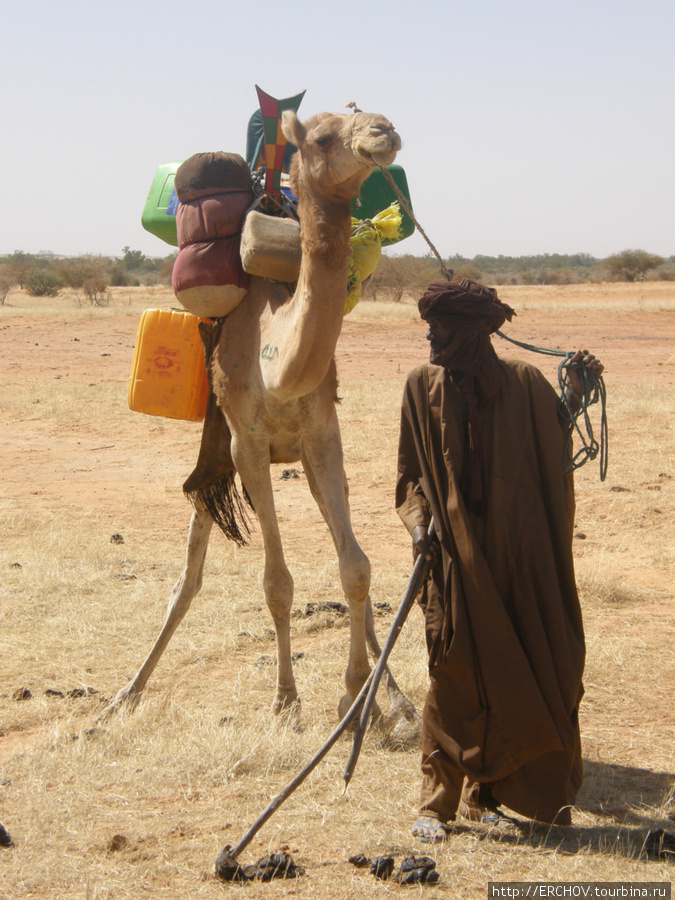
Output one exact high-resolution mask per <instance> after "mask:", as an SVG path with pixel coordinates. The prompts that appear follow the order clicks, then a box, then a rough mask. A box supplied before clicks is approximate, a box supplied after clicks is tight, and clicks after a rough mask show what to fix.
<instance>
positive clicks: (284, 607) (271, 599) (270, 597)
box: [264, 569, 293, 620]
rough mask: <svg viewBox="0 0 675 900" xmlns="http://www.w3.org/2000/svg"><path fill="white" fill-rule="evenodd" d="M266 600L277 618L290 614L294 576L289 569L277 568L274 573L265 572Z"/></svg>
mask: <svg viewBox="0 0 675 900" xmlns="http://www.w3.org/2000/svg"><path fill="white" fill-rule="evenodd" d="M264 588H265V600H266V602H267V607H268V609H269V611H270V613H271V614H272V616H273V618H274V619H275V620H277V619H281V618H283V617H284V616H287V615H289V613H290V611H291V606H292V605H293V578H292V576H291V573H290V572H289V571H288V569H282V570H280V569H277V571H275V573H274V574H273V575H268V574H267V573H266V574H265V580H264Z"/></svg>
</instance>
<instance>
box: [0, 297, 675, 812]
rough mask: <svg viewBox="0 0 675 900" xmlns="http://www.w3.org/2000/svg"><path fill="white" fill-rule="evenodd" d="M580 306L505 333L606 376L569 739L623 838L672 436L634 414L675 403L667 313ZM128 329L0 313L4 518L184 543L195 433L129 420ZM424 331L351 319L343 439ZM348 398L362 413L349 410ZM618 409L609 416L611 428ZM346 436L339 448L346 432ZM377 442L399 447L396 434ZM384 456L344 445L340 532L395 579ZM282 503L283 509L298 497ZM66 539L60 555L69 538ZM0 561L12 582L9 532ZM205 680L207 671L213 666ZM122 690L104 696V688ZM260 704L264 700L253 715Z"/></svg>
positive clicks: (662, 580)
mask: <svg viewBox="0 0 675 900" xmlns="http://www.w3.org/2000/svg"><path fill="white" fill-rule="evenodd" d="M500 295H502V296H503V297H504V299H505V300H507V302H511V303H512V305H514V306H517V298H516V296H513V297H511V296H509V294H508V291H505V292H501V293H500ZM584 296H585V298H586V299H585V300H583V299H582V301H578V300H577V301H576V302H575V303H574V304H572V308H569V309H565V306H564V304H557V305H556V304H554V303H550V304H549V303H547V302H543V303H540V304H539V307H536V304H535V305H534V306H530V305H529V304H528V303H526V304H524V308H521V307H519V309H520V312H519V315H518V318H517V319H515V320H514V322H513V323H512V324H511V325H510V326H508V327H507V329H506V330H507V333H508V334H510V335H512V336H514V337H516V338H517V339H519V340H521V341H525V342H532V343H535V344H538V345H544V346H548V347H560V348H563V349H575V348H577V347H583V348H589V349H590V350H592V351H593V352H594V353H596V354H597V355H598V356H599V357H600V358H601V359H602V361H603V362H604V364H605V366H606V382H607V386H608V412H609V421H610V451H609V452H610V468H609V475H608V478H607V480H606V482H605V483H604V484H600V482H599V479H598V469H597V463H596V462H594V463H589V465H588V466H587V467H586V468H585V469H584V470H583V471H582V472H581V473H580V475H579V477H578V478H577V513H578V515H577V523H576V529H575V531H576V538H575V557H576V561H577V569H578V573H579V575H580V577H581V578H582V579H585V581H584V584H585V588H584V590H585V592H586V593H589V592H591V588H592V586H593V585H592V581H593V572H594V571H595V570H596V569H597V568H598V567H600V566H601V565H604V570H603V571H605V572H606V571H607V566H606V561H607V559H608V558H611V571H612V573H613V575H612V583H611V584H610V585H609V590H610V595H607V590H608V587H607V583H606V581H607V578H606V577H605V579H604V581H605V583H604V585H603V590H605V596H604V597H603V598H602V600H600V601H594V602H592V603H590V604H589V606H588V608H587V609H585V613H584V615H585V623H586V631H587V636H588V639H589V658H590V660H591V661H590V663H589V666H588V667H587V673H586V679H585V686H586V696H585V699H584V703H583V707H582V738H583V742H584V756H585V760H586V772H587V776H586V777H587V783H588V785H589V787H588V791H589V796H590V795H592V785H593V783H594V780H595V781H596V782H597V780H598V778H600V777H602V778H607V772H608V771H609V770H608V768H607V765H606V762H607V761H608V760H610V761H611V764H610V770H611V767H612V766H616V778H617V785H616V790H614V789H612V790H608V792H606V793H607V795H608V796H610V797H615V799H616V805H617V810H619V811H618V812H617V817H618V819H617V821H625V822H627V823H630V821H631V819H630V814H629V815H628V818H626V812H625V804H624V802H623V800H621V797H622V796H624V795H630V792H631V784H632V782H631V779H632V781H633V782H635V784H636V785H642V788H640V790H641V791H642V793H640V794H639V796H641V797H642V796H645V795H644V791H643V788H644V785H645V784H647V785H648V786H651V787H650V789H653V790H652V794H653V796H654V797H655V798H656V799H655V801H654V802H657V800H658V798H662V796H663V793H664V791H667V786H668V784H670V783H671V782H672V778H673V775H672V773H673V771H674V770H675V758H674V756H673V754H674V749H673V734H675V717H674V714H673V704H672V684H673V680H672V678H671V676H673V677H675V668H674V667H673V650H672V648H673V647H675V599H674V596H673V574H674V571H675V568H674V565H673V560H674V559H675V543H674V542H675V537H674V529H673V525H672V511H673V508H674V502H673V491H674V490H675V457H674V447H673V441H672V426H671V425H670V422H669V421H664V420H663V419H662V418H660V417H659V413H658V408H657V411H656V413H655V412H654V409H653V408H651V407H650V410H651V411H650V410H648V411H647V412H645V410H644V409H643V408H642V406H641V398H642V397H643V396H647V395H649V396H650V397H654V396H657V397H659V396H669V395H671V392H672V390H673V387H672V386H673V383H674V382H675V350H674V348H675V310H674V309H673V308H672V301H670V305H669V306H667V307H666V308H661V309H649V308H630V304H629V305H628V306H629V308H625V307H626V304H625V303H617V308H615V309H610V310H609V311H608V308H607V304H606V303H604V301H603V303H598V302H597V297H595V295H594V294H593V292H592V291H590V290H589V291H587V292H586V294H585V295H584ZM10 299H11V295H10ZM586 301H587V302H586ZM148 305H150V304H148ZM160 305H162V304H160ZM137 324H138V315H136V314H133V313H131V312H130V311H129V310H124V311H119V310H117V309H116V308H115V304H113V306H112V307H111V308H109V309H106V310H100V311H98V310H92V312H91V315H82V314H81V311H78V312H77V314H72V315H71V314H69V311H68V308H67V306H65V305H64V307H63V310H62V311H61V312H59V313H58V314H50V315H46V316H39V315H36V314H33V313H32V312H26V310H25V309H23V310H22V312H21V315H13V314H12V308H11V306H9V307H6V308H5V309H3V310H0V353H1V355H2V356H1V358H2V366H1V375H0V429H1V432H2V437H3V440H2V448H3V450H2V455H3V478H2V494H1V497H0V501H1V502H2V504H3V508H4V510H5V512H8V511H9V512H10V513H11V510H14V509H15V510H21V511H22V513H35V514H36V516H37V517H39V516H40V515H41V514H52V513H58V514H59V516H60V517H61V518H60V520H62V517H63V512H64V510H65V511H67V513H68V515H69V516H72V517H73V520H76V519H77V517H78V516H79V515H82V516H83V518H86V515H87V514H88V513H89V512H90V511H91V510H92V509H94V508H96V509H98V510H99V511H100V513H101V514H102V515H104V516H105V517H107V521H108V523H109V530H110V533H113V532H116V531H121V530H124V529H125V528H130V529H131V528H132V527H133V522H134V519H135V520H136V521H139V520H140V519H141V518H142V521H143V523H144V524H143V529H144V530H145V531H146V532H150V533H151V534H152V533H155V532H156V533H157V534H159V533H165V532H167V531H170V532H172V533H174V532H175V533H176V534H177V535H178V538H177V540H178V541H180V540H181V537H180V536H181V535H183V534H184V532H185V528H186V525H187V521H188V518H189V507H188V506H187V505H186V502H185V500H184V498H183V495H182V490H181V485H182V483H183V481H184V479H185V478H186V477H187V475H188V474H189V473H190V471H191V469H192V467H193V465H194V462H195V461H196V457H197V450H198V445H199V435H200V429H201V426H200V425H199V424H196V423H186V422H176V421H171V420H164V419H160V418H155V417H147V416H142V415H139V414H136V413H131V412H129V411H128V410H127V409H126V398H125V396H124V391H125V387H124V386H125V383H126V379H127V378H128V375H129V369H130V364H131V357H132V350H133V345H134V339H135V334H136V328H137ZM424 333H425V330H424V327H423V325H422V324H421V323H420V322H419V320H418V319H417V317H416V315H415V312H414V309H413V308H412V307H411V308H410V309H409V310H406V311H405V312H402V311H401V310H397V311H396V314H395V315H392V316H390V315H383V314H381V313H378V312H377V310H376V309H375V304H370V305H369V304H365V303H364V304H361V305H360V307H359V308H357V311H356V312H355V314H354V315H352V316H350V317H348V318H347V319H346V320H345V323H344V328H343V332H342V336H341V338H340V341H339V344H338V350H337V354H336V358H337V364H338V374H339V377H340V393H341V395H343V396H344V398H345V402H344V405H343V409H342V411H341V416H342V418H343V423H344V421H345V419H346V420H348V431H349V434H350V435H351V434H353V433H354V432H355V431H356V432H358V431H359V429H360V428H361V427H362V428H363V429H366V428H367V426H368V421H369V409H368V397H369V393H368V384H369V382H371V381H372V382H373V385H381V384H382V382H383V380H384V381H386V382H387V383H389V384H391V385H393V386H394V387H395V388H396V390H397V391H398V389H399V387H401V388H402V385H403V381H404V379H405V376H406V374H407V372H408V371H409V370H410V369H411V368H412V367H414V366H416V365H418V364H420V363H422V362H425V361H426V359H427V354H428V351H427V345H426V341H425V338H424ZM496 346H497V349H498V352H499V353H500V354H501V355H503V356H507V357H520V358H525V359H527V360H528V361H530V362H534V363H535V364H537V365H539V366H540V367H541V368H542V370H543V371H544V372H545V373H546V374H547V375H548V376H549V377H550V378H551V379H552V380H553V379H555V369H556V366H557V362H558V360H557V359H556V358H553V357H546V356H535V355H533V354H529V353H526V352H524V351H522V350H520V349H518V348H513V347H512V346H511V345H509V344H507V343H506V342H503V341H500V340H497V341H496ZM376 389H377V388H376ZM355 396H357V397H360V398H361V400H360V402H358V403H355V402H354V399H353V398H354V397H355ZM350 398H351V399H350ZM619 404H620V406H621V409H620V415H618V414H617V416H616V417H614V418H613V408H617V410H618V406H619ZM669 409H672V403H671V404H670V407H669ZM393 415H394V418H395V411H394V414H393ZM596 424H597V417H596ZM343 431H345V434H347V429H345V428H344V425H343ZM391 432H392V435H395V432H396V422H395V421H392V427H391ZM392 439H394V438H392ZM350 440H351V438H350ZM381 452H382V451H381V448H379V447H377V446H375V447H373V448H372V451H371V453H370V457H371V459H368V455H365V456H364V457H363V458H362V459H361V460H360V461H359V462H355V460H354V459H352V458H351V457H350V448H349V446H348V445H347V444H346V445H345V456H346V469H347V474H348V477H349V482H350V496H351V504H352V511H353V519H354V527H355V531H356V532H357V535H358V536H359V540H361V541H362V543H363V545H364V549H366V551H367V553H368V555H369V556H370V558H371V561H372V563H373V567H374V569H375V568H376V567H380V568H383V567H386V566H387V565H389V564H391V565H394V564H395V565H400V561H401V558H402V557H403V556H404V555H406V554H409V540H408V538H407V535H406V534H405V533H404V531H403V529H402V526H401V525H400V523H399V522H398V519H397V517H396V514H395V512H394V511H393V509H392V499H393V498H392V493H393V480H394V472H393V471H391V470H390V468H391V467H390V457H391V448H389V450H388V453H389V457H387V461H386V465H385V466H384V467H383V469H382V471H381V472H377V471H376V468H375V467H376V463H377V457H378V456H379V455H381ZM366 470H367V472H368V474H367V475H366ZM373 472H376V474H375V475H373ZM284 484H288V483H284ZM305 487H306V486H305ZM275 490H282V488H281V487H279V486H277V487H275ZM283 490H284V491H287V494H286V496H287V497H288V496H290V493H291V491H295V488H294V487H289V488H286V487H284V488H283ZM280 518H281V519H283V522H282V525H283V526H284V528H283V529H282V530H284V531H285V532H286V534H289V533H290V543H291V544H292V545H293V548H294V549H295V551H296V552H298V548H300V551H301V552H305V553H306V555H307V556H308V557H309V558H312V557H313V555H314V556H315V557H316V562H317V565H320V564H321V559H322V557H321V554H325V552H326V550H325V547H323V545H322V548H318V547H316V548H315V546H314V543H315V542H314V536H315V533H316V529H317V527H322V526H321V523H320V521H319V519H318V514H317V512H316V509H315V507H314V506H313V504H312V502H311V498H310V497H309V493H308V491H307V490H304V491H297V493H296V494H294V496H293V500H292V502H291V501H285V502H284V503H283V504H281V506H280ZM51 539H53V536H51ZM63 541H64V547H66V546H67V534H64V535H63ZM109 546H110V545H109V544H108V547H109ZM0 550H2V551H3V552H4V555H3V559H4V560H5V563H6V565H7V566H9V567H11V566H12V565H13V563H14V561H13V557H12V555H11V554H12V541H11V535H10V534H6V535H5V536H4V538H3V541H2V547H1V548H0ZM179 567H180V559H176V569H175V571H174V572H171V573H170V575H167V577H168V578H169V579H170V580H172V579H173V578H174V577H175V575H176V574H177V573H178V570H179ZM589 585H590V587H589ZM612 591H613V592H614V593H612ZM259 600H260V601H262V596H261V597H260V598H259ZM298 602H299V601H298ZM618 634H621V635H627V634H628V635H633V634H634V635H635V639H634V640H632V639H631V641H630V646H631V647H632V650H631V653H633V654H634V658H633V659H632V660H631V667H630V671H631V673H634V671H635V668H634V664H635V662H636V661H639V662H640V664H641V666H642V668H641V672H640V684H639V686H636V684H635V678H634V675H633V674H631V675H630V676H629V677H628V678H627V679H626V678H624V676H623V674H622V667H621V665H620V661H619V662H618V663H617V660H616V659H612V660H611V664H612V666H614V667H615V670H616V673H617V674H616V680H615V682H614V684H613V685H611V686H610V687H609V688H608V685H607V681H606V678H605V675H604V672H603V665H604V661H605V660H606V659H607V657H608V654H609V653H610V652H612V650H611V648H612V642H613V640H614V639H615V637H616V635H618ZM316 640H317V641H320V640H322V638H321V637H320V636H318V637H317V638H316ZM662 650H663V651H664V652H665V653H664V654H661V651H662ZM255 652H256V653H257V652H258V651H257V650H256V651H255ZM622 652H623V651H622ZM654 654H661V658H660V664H659V665H658V666H654V665H653V662H652V661H653V659H654ZM664 660H665V661H664ZM139 661H140V660H139ZM214 666H215V669H218V667H219V666H222V662H220V661H219V662H218V663H217V664H214ZM17 686H18V685H14V684H12V685H7V688H12V689H13V688H15V687H17ZM120 686H121V683H118V684H111V685H107V686H106V687H105V690H106V691H112V690H115V689H117V688H118V687H120ZM269 700H270V697H269V696H266V697H265V698H264V703H265V704H267V703H268V702H269ZM41 735H43V729H42V728H36V729H35V735H34V740H35V741H37V740H38V739H39V738H40V736H41ZM32 741H33V738H32V737H31V736H30V735H29V734H27V732H26V731H23V732H22V731H12V730H10V731H8V732H7V733H4V734H3V733H2V729H1V728H0V760H5V761H6V760H8V759H9V758H10V757H11V756H12V754H14V753H15V752H18V751H19V750H21V751H26V748H27V747H29V746H30V744H31V743H32ZM600 760H603V761H604V763H603V765H602V766H601V765H600V762H599V761H600ZM610 806H611V803H610ZM610 806H607V807H606V808H604V809H602V810H600V809H597V810H596V809H595V808H594V807H593V803H592V802H591V803H590V805H588V806H587V807H584V808H587V809H588V810H589V811H590V813H592V814H594V815H595V814H597V815H607V814H611V813H612V809H611V808H610ZM619 807H620V809H619ZM673 815H675V812H674V813H673ZM636 816H637V814H636ZM636 821H637V818H636Z"/></svg>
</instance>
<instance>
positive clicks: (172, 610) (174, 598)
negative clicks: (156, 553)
mask: <svg viewBox="0 0 675 900" xmlns="http://www.w3.org/2000/svg"><path fill="white" fill-rule="evenodd" d="M212 526H213V519H212V518H211V516H210V515H209V514H208V512H206V510H203V509H197V508H196V509H195V510H194V512H193V513H192V518H191V520H190V528H189V531H188V541H187V552H186V560H185V568H184V569H183V571H182V572H181V575H180V578H179V579H178V581H177V582H176V584H175V585H174V588H173V592H172V594H171V599H170V600H169V605H168V608H167V612H166V618H165V619H164V624H163V625H162V629H161V631H160V633H159V636H158V637H157V640H156V641H155V643H154V645H153V647H152V650H151V651H150V653H148V655H147V657H146V658H145V661H144V662H143V665H142V666H141V667H140V669H139V670H138V672H137V673H136V674H135V675H134V677H133V678H132V679H131V681H130V682H129V683H128V684H127V685H126V686H125V687H123V688H122V690H120V691H119V692H118V693H117V694H116V696H115V697H114V699H113V700H112V702H111V703H110V705H109V706H108V707H106V709H104V710H103V712H102V713H101V715H100V716H99V717H98V720H99V721H100V720H101V719H104V718H107V717H108V716H109V715H110V714H111V713H113V712H115V711H116V710H117V709H119V708H120V707H121V706H124V705H128V706H131V707H133V706H135V705H136V703H137V702H138V699H139V697H140V695H141V693H142V691H143V689H144V688H145V685H146V683H147V681H148V678H149V677H150V675H151V674H152V672H153V670H154V668H155V666H156V665H157V663H158V662H159V658H160V657H161V655H162V653H163V652H164V650H165V649H166V646H167V644H168V643H169V641H170V640H171V637H172V636H173V633H174V632H175V630H176V629H177V628H178V626H179V625H180V623H181V621H182V620H183V618H184V616H185V614H186V613H187V611H188V609H189V608H190V604H191V603H192V600H193V598H194V597H195V596H196V595H197V594H198V592H199V589H200V588H201V586H202V577H203V574H204V560H205V559H206V550H207V548H208V545H209V536H210V534H211V528H212Z"/></svg>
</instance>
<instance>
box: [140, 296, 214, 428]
mask: <svg viewBox="0 0 675 900" xmlns="http://www.w3.org/2000/svg"><path fill="white" fill-rule="evenodd" d="M199 321H200V320H199V318H198V317H197V316H193V315H192V313H189V312H184V311H183V310H178V309H146V310H145V312H144V313H143V314H142V315H141V321H140V322H139V325H138V333H137V335H136V345H135V347H134V358H133V362H132V366H131V377H130V378H129V391H128V400H129V409H131V410H134V412H142V413H146V414H147V415H150V416H164V417H166V418H169V419H187V420H188V421H189V422H201V421H202V420H203V418H204V415H205V413H206V398H207V395H208V380H207V377H206V368H205V366H204V351H203V349H202V342H201V339H200V337H199V331H198V328H197V326H198V325H199Z"/></svg>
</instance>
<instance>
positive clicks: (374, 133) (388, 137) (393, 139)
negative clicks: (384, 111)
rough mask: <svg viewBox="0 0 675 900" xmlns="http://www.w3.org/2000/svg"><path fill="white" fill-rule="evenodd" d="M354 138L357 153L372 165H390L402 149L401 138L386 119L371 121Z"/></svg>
mask: <svg viewBox="0 0 675 900" xmlns="http://www.w3.org/2000/svg"><path fill="white" fill-rule="evenodd" d="M354 138H355V140H354V142H353V151H354V153H355V155H356V156H357V157H358V158H359V159H360V160H361V161H362V162H364V163H366V164H367V165H370V166H390V165H391V164H392V163H393V161H394V160H395V159H396V154H397V153H398V151H399V150H400V149H401V138H400V137H399V135H398V133H397V132H396V131H395V130H394V128H393V126H392V125H391V123H390V122H388V121H387V120H386V119H382V120H381V121H375V122H371V123H369V125H368V128H367V129H364V131H363V132H362V133H361V134H360V135H359V134H355V135H354Z"/></svg>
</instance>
